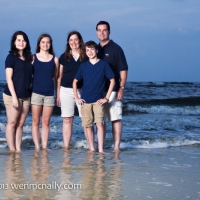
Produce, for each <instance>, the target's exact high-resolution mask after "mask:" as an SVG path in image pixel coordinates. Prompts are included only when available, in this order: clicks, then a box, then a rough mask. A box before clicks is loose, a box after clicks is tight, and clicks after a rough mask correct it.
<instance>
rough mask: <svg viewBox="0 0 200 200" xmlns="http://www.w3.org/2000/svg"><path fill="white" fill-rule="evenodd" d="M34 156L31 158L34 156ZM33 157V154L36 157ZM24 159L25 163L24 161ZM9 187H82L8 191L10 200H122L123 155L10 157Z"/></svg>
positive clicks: (60, 153) (66, 153)
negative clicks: (54, 184)
mask: <svg viewBox="0 0 200 200" xmlns="http://www.w3.org/2000/svg"><path fill="white" fill-rule="evenodd" d="M30 153H31V154H30ZM32 153H33V154H32ZM29 155H30V156H29ZM22 156H24V157H23V159H22ZM5 164H6V165H5V175H6V183H7V184H27V185H28V184H34V185H38V184H51V183H52V182H56V183H58V184H60V185H62V186H63V185H66V184H71V185H73V184H79V186H80V185H81V189H80V188H76V189H73V188H71V189H60V190H58V188H51V189H45V188H44V189H38V188H37V189H34V188H28V189H27V188H26V189H19V188H18V189H17V188H15V189H12V188H11V187H8V189H7V190H4V195H5V197H6V198H7V199H31V200H34V199H36V200H38V199H59V200H60V199H61V200H62V199H63V200H65V199H75V200H76V199H78V200H79V199H122V198H123V196H122V195H121V187H122V186H121V180H120V179H121V176H122V164H121V160H120V158H119V154H117V153H114V154H101V153H97V152H79V151H77V152H74V151H73V152H71V151H65V150H58V151H57V152H56V151H55V153H54V152H52V153H51V152H50V153H49V151H46V150H41V151H39V152H37V151H33V152H26V153H25V154H16V153H12V154H9V155H8V157H7V160H6V163H5Z"/></svg>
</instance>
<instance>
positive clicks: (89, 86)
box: [75, 60, 114, 103]
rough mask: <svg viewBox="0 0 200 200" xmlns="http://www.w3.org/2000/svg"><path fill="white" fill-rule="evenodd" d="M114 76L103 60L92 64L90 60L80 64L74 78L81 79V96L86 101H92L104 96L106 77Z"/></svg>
mask: <svg viewBox="0 0 200 200" xmlns="http://www.w3.org/2000/svg"><path fill="white" fill-rule="evenodd" d="M112 78H114V74H113V72H112V70H111V68H110V66H109V65H108V63H107V62H106V61H104V60H99V61H98V62H97V63H95V64H94V65H93V64H92V63H91V62H90V61H86V62H84V63H82V64H81V66H80V68H79V70H78V72H77V74H76V76H75V79H77V80H78V81H80V80H83V87H82V91H81V98H82V99H84V100H85V102H86V103H94V102H96V101H97V100H99V99H101V98H103V97H104V93H105V83H106V79H112Z"/></svg>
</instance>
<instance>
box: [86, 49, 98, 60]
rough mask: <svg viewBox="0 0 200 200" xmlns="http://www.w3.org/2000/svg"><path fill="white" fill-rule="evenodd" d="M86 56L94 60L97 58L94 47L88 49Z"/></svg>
mask: <svg viewBox="0 0 200 200" xmlns="http://www.w3.org/2000/svg"><path fill="white" fill-rule="evenodd" d="M85 50H86V55H87V56H88V58H89V59H94V58H96V57H97V50H96V49H95V48H93V47H86V49H85Z"/></svg>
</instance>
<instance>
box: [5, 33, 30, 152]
mask: <svg viewBox="0 0 200 200" xmlns="http://www.w3.org/2000/svg"><path fill="white" fill-rule="evenodd" d="M30 50H31V49H30V44H29V39H28V37H27V35H26V34H25V33H24V32H22V31H17V32H15V33H14V35H13V37H12V40H11V47H10V52H9V54H8V56H7V58H6V61H5V72H6V81H7V84H6V86H5V89H4V93H3V100H4V104H5V108H6V115H7V119H8V121H7V125H6V140H7V143H8V147H9V149H10V151H17V152H19V151H21V142H22V132H23V125H24V122H25V120H26V117H27V115H28V111H29V107H30V96H31V81H32V74H33V66H32V64H31V62H32V55H31V52H30Z"/></svg>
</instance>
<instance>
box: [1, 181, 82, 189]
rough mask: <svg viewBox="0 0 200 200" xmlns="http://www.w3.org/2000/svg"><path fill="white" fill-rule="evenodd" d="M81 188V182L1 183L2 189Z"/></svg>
mask: <svg viewBox="0 0 200 200" xmlns="http://www.w3.org/2000/svg"><path fill="white" fill-rule="evenodd" d="M8 189H12V190H57V191H59V190H81V184H72V183H68V184H59V183H57V182H51V183H18V184H12V183H10V184H7V183H6V184H5V183H0V190H8Z"/></svg>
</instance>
